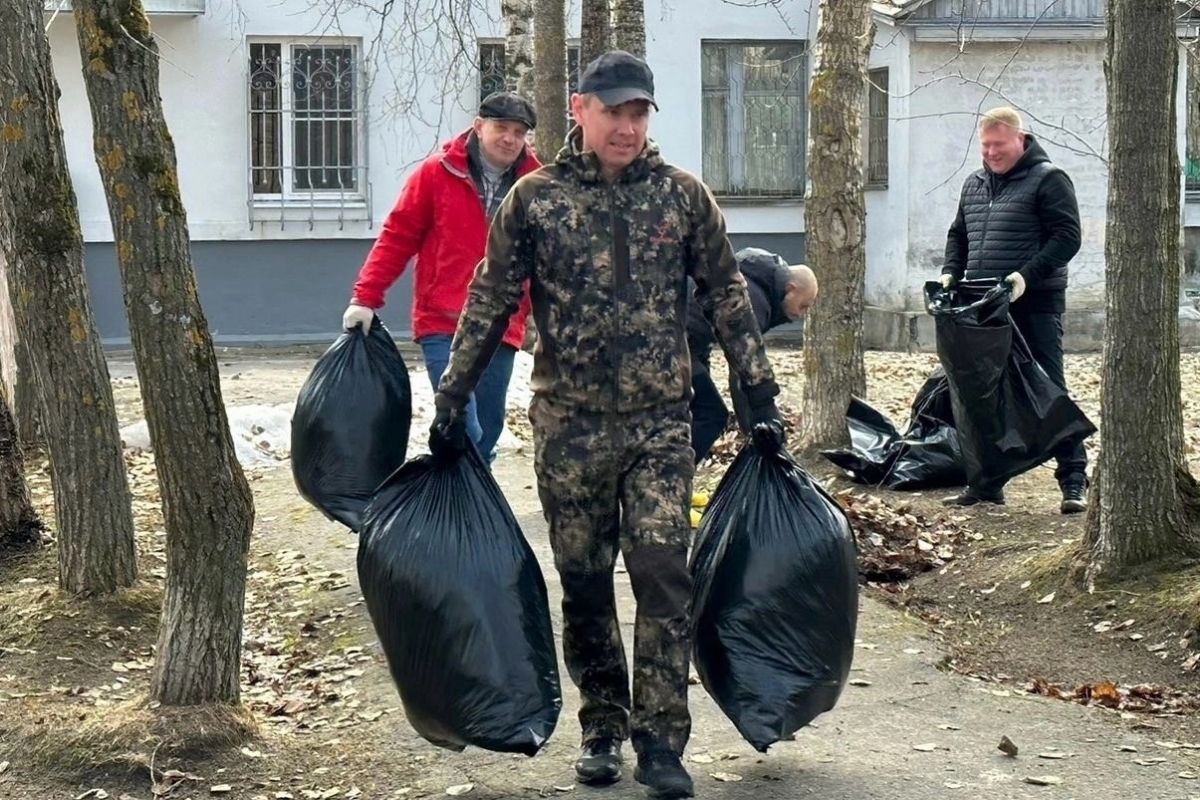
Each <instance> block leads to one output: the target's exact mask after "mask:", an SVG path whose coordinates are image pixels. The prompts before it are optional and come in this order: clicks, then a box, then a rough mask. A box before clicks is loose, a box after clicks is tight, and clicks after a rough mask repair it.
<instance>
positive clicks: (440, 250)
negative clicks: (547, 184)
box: [354, 131, 541, 348]
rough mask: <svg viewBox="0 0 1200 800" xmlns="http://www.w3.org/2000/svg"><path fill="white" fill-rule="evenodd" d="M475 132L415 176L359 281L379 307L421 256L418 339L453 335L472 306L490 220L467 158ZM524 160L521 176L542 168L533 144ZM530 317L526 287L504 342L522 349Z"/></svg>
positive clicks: (358, 294)
mask: <svg viewBox="0 0 1200 800" xmlns="http://www.w3.org/2000/svg"><path fill="white" fill-rule="evenodd" d="M470 133H471V132H470V131H466V132H464V133H462V134H460V135H458V136H457V137H455V138H454V139H451V140H450V141H449V142H447V143H446V144H445V145H444V146H443V147H442V152H440V153H435V154H433V155H431V156H430V157H429V158H427V159H425V161H424V162H423V163H422V164H421V166H420V167H418V168H417V171H416V172H414V173H413V174H412V175H411V176H410V177H409V179H408V181H407V182H406V183H405V184H404V188H403V189H402V190H401V192H400V199H398V200H397V201H396V206H395V207H394V208H393V209H392V210H391V213H389V214H388V216H387V219H386V220H384V223H383V229H382V230H381V231H380V232H379V238H377V239H376V240H375V245H374V246H373V247H372V248H371V252H370V253H369V254H368V255H367V260H366V262H365V263H364V264H363V266H362V269H361V270H360V271H359V273H358V280H357V281H356V282H355V284H354V302H356V303H358V304H359V305H364V306H367V307H368V308H376V309H377V308H380V307H382V306H383V296H384V294H385V293H386V292H387V290H388V289H389V288H391V286H392V284H393V283H395V282H396V281H397V280H399V279H400V276H401V275H402V274H404V269H405V267H407V266H408V262H409V260H410V259H412V258H413V256H416V259H417V260H416V266H415V267H414V269H415V274H414V276H413V277H414V283H415V286H414V287H413V310H412V326H413V338H414V339H420V338H421V337H423V336H430V335H432V334H439V333H442V334H451V335H453V334H454V330H455V328H456V327H457V326H458V317H459V315H460V314H461V313H462V310H463V307H464V306H465V305H466V304H467V285H468V284H469V283H470V282H471V278H472V276H474V274H475V266H476V265H477V264H478V263H479V262H480V260H481V259H482V258H483V253H484V250H485V249H486V247H487V235H488V225H489V222H488V218H487V216H486V215H485V214H484V211H483V203H482V202H481V201H480V199H479V191H478V189H477V188H476V186H475V182H474V181H473V180H472V179H471V172H470V167H469V165H468V162H467V158H468V157H467V139H468V137H469V136H470ZM521 159H522V160H521V161H519V162H518V164H517V177H518V178H519V177H521V176H522V175H526V174H528V173H530V172H533V171H534V170H536V169H537V168H538V167H540V166H541V164H540V163H539V162H538V160H537V156H535V155H534V154H533V153H532V152H531V151H530V149H529V148H526V150H525V153H524V154H523V155H522V156H521ZM528 316H529V293H528V291H527V292H526V293H525V294H524V295H523V296H522V298H521V306H520V308H519V309H518V310H517V313H515V314H513V316H512V320H511V321H510V322H509V326H508V330H507V331H505V333H504V343H505V344H509V345H512V346H513V347H516V348H520V347H521V345H522V344H523V343H524V341H525V320H526V318H527V317H528Z"/></svg>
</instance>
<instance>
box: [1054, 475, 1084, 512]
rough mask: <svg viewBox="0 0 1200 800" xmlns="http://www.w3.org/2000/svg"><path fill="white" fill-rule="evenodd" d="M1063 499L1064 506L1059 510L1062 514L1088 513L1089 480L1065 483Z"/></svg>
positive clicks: (1063, 485) (1067, 481)
mask: <svg viewBox="0 0 1200 800" xmlns="http://www.w3.org/2000/svg"><path fill="white" fill-rule="evenodd" d="M1062 498H1063V499H1062V505H1061V506H1059V508H1058V510H1059V511H1061V512H1062V513H1064V514H1080V513H1082V512H1084V511H1087V478H1077V479H1074V480H1066V481H1063V483H1062Z"/></svg>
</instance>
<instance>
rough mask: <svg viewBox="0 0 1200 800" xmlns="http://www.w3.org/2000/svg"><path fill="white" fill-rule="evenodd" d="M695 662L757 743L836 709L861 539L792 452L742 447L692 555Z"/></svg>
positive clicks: (853, 615) (849, 651) (850, 645)
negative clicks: (765, 452) (857, 546)
mask: <svg viewBox="0 0 1200 800" xmlns="http://www.w3.org/2000/svg"><path fill="white" fill-rule="evenodd" d="M690 567H691V571H692V577H693V580H694V588H693V595H692V624H693V626H694V637H695V638H694V645H693V646H694V654H693V655H694V658H693V660H694V662H695V664H696V671H697V672H698V673H699V674H700V681H701V682H702V683H703V684H704V688H705V689H707V690H708V693H709V694H710V695H711V696H712V697H713V699H714V700H716V701H717V705H719V706H720V707H721V710H722V711H724V712H725V715H726V716H727V717H729V719H730V720H732V722H733V724H734V725H735V726H736V727H737V729H738V732H739V733H741V735H742V737H743V738H745V740H746V741H747V742H749V743H750V744H751V745H753V747H754V748H755V749H756V750H758V751H759V752H766V750H767V748H768V747H770V746H771V745H772V744H774V743H775V742H777V741H780V740H781V739H786V738H788V737H789V736H791V734H792V733H794V732H795V731H797V730H798V729H800V728H802V727H803V726H805V725H807V724H808V723H809V722H811V721H812V720H813V719H814V718H815V717H816V716H817V715H818V714H821V713H823V712H825V711H828V710H830V709H831V708H833V706H834V705H835V704H836V703H837V699H838V696H839V695H840V694H841V692H842V689H843V688H844V687H845V685H846V679H847V677H849V674H850V663H851V660H852V659H853V656H854V631H855V627H856V625H857V622H858V573H857V565H856V560H855V549H854V537H853V534H852V533H851V530H850V524H849V522H848V521H847V520H846V516H845V515H844V514H843V513H842V511H841V509H840V508H838V506H837V504H836V503H835V502H834V501H833V499H832V498H830V497H829V496H828V495H827V494H825V492H824V491H822V489H821V488H820V486H818V485H817V484H816V482H815V481H814V480H813V479H812V478H811V477H809V475H808V473H806V472H805V471H804V470H803V469H802V468H801V467H800V465H799V464H798V463H797V462H796V461H795V459H793V458H792V456H791V455H789V454H788V453H787V452H786V451H780V452H779V453H776V454H774V455H762V454H760V453H759V452H758V450H757V449H756V448H755V446H754V445H753V444H751V445H747V446H746V447H745V448H743V449H742V451H741V453H739V454H738V456H737V458H736V459H735V460H734V462H733V464H732V465H731V466H730V467H729V471H728V472H726V473H725V477H724V478H723V479H722V480H721V484H720V486H718V487H717V491H716V494H715V495H714V496H713V499H712V502H711V503H710V505H709V508H708V511H707V512H706V513H705V515H704V518H703V521H702V522H701V524H700V531H699V533H698V539H697V542H696V547H695V549H694V550H693V552H692V560H691V565H690Z"/></svg>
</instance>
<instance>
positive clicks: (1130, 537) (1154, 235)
mask: <svg viewBox="0 0 1200 800" xmlns="http://www.w3.org/2000/svg"><path fill="white" fill-rule="evenodd" d="M1107 24H1108V38H1107V45H1106V46H1107V56H1106V58H1105V63H1104V71H1105V75H1106V76H1107V78H1108V131H1109V133H1108V142H1109V152H1108V220H1107V228H1106V231H1105V237H1106V240H1105V259H1106V261H1107V269H1106V280H1105V292H1104V294H1105V313H1106V320H1105V330H1104V356H1103V364H1102V368H1101V396H1102V397H1103V399H1104V402H1103V403H1102V404H1101V406H1100V429H1101V431H1102V432H1103V436H1104V439H1103V442H1102V446H1101V448H1100V457H1099V461H1098V463H1097V465H1096V476H1095V480H1094V482H1093V487H1092V500H1093V502H1092V503H1091V504H1090V510H1089V514H1088V519H1087V532H1086V543H1087V545H1088V552H1089V564H1088V578H1089V580H1095V579H1096V578H1097V577H1098V576H1099V575H1100V574H1102V573H1105V574H1109V575H1115V574H1118V573H1119V571H1120V570H1121V569H1122V568H1125V567H1129V566H1132V565H1136V564H1142V563H1146V562H1152V561H1158V560H1160V559H1166V558H1171V559H1172V560H1174V559H1176V558H1178V557H1179V556H1180V555H1198V554H1200V536H1198V535H1197V531H1196V528H1195V512H1196V509H1197V505H1198V498H1200V492H1198V491H1197V487H1196V483H1195V481H1193V480H1192V477H1191V475H1189V474H1188V472H1187V467H1186V463H1185V461H1184V456H1183V407H1182V403H1181V401H1180V376H1179V282H1180V266H1179V163H1178V155H1177V152H1176V146H1177V145H1176V139H1175V132H1176V127H1175V126H1176V120H1175V85H1176V84H1175V80H1176V66H1177V58H1178V50H1177V47H1178V44H1177V41H1176V38H1175V18H1174V10H1173V8H1172V6H1171V4H1170V3H1163V4H1153V3H1152V4H1145V3H1142V2H1139V0H1112V2H1110V4H1109V9H1108V23H1107Z"/></svg>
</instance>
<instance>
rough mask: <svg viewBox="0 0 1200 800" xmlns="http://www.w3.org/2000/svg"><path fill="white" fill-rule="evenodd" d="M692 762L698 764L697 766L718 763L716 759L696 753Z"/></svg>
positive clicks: (705, 754)
mask: <svg viewBox="0 0 1200 800" xmlns="http://www.w3.org/2000/svg"><path fill="white" fill-rule="evenodd" d="M690 760H691V761H694V762H696V763H697V764H711V763H713V762H714V761H716V759H715V758H713V757H712V756H710V755H708V754H707V753H696V755H694V756H692V757H691V759H690Z"/></svg>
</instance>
